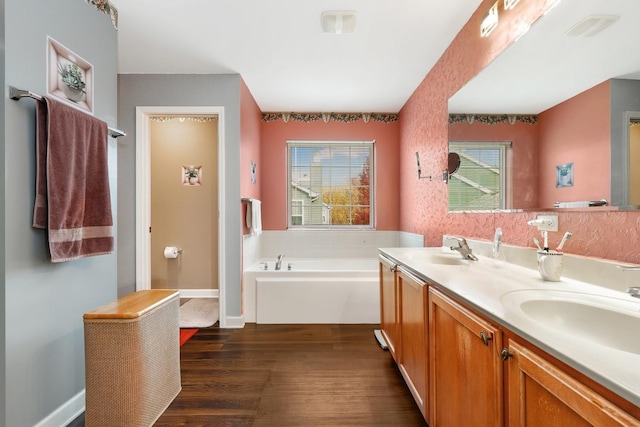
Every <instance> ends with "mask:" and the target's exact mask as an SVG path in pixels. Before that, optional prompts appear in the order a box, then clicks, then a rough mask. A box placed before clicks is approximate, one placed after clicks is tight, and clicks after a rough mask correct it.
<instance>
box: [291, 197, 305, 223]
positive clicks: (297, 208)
mask: <svg viewBox="0 0 640 427" xmlns="http://www.w3.org/2000/svg"><path fill="white" fill-rule="evenodd" d="M291 224H292V225H303V224H304V201H303V200H299V199H297V200H292V201H291Z"/></svg>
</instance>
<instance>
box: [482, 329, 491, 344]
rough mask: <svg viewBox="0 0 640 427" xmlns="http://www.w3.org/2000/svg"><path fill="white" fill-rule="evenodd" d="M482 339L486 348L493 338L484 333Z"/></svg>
mask: <svg viewBox="0 0 640 427" xmlns="http://www.w3.org/2000/svg"><path fill="white" fill-rule="evenodd" d="M480 338H482V342H483V343H484V345H485V346H488V345H489V341H491V340H492V339H493V337H492V336H491V335H490V334H486V333H485V332H484V331H482V332H480Z"/></svg>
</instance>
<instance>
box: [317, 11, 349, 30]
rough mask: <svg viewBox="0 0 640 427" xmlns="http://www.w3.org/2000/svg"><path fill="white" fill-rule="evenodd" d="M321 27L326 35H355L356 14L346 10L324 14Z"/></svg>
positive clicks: (321, 18)
mask: <svg viewBox="0 0 640 427" xmlns="http://www.w3.org/2000/svg"><path fill="white" fill-rule="evenodd" d="M320 25H321V26H322V31H324V32H325V33H333V34H345V33H353V32H354V31H355V30H356V13H355V12H354V11H344V10H341V11H336V10H331V11H326V12H322V15H321V17H320Z"/></svg>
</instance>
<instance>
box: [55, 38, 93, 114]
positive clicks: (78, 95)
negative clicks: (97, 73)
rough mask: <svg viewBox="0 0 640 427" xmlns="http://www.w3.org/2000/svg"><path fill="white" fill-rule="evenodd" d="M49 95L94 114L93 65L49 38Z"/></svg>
mask: <svg viewBox="0 0 640 427" xmlns="http://www.w3.org/2000/svg"><path fill="white" fill-rule="evenodd" d="M47 94H48V95H51V96H55V97H56V98H58V99H60V100H61V101H63V102H65V103H67V104H69V105H71V106H72V107H75V108H78V109H80V110H84V111H86V112H88V113H90V114H93V65H91V64H89V63H88V62H87V61H85V60H84V59H82V58H81V57H80V56H78V55H76V54H75V53H74V52H72V51H71V50H69V49H67V48H66V47H65V46H63V45H62V44H60V43H58V42H57V41H55V40H54V39H52V38H51V37H47Z"/></svg>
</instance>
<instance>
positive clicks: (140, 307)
mask: <svg viewBox="0 0 640 427" xmlns="http://www.w3.org/2000/svg"><path fill="white" fill-rule="evenodd" d="M179 307H180V300H179V292H178V291H175V290H146V291H139V292H135V293H133V294H130V295H127V296H125V297H123V298H120V299H118V300H117V301H114V302H112V303H109V304H106V305H104V306H102V307H99V308H97V309H95V310H93V311H91V312H88V313H85V315H84V339H85V381H86V409H85V425H86V426H87V427H98V426H127V427H146V426H151V425H153V423H154V422H155V421H156V420H157V419H158V417H159V416H160V415H162V413H163V412H164V411H165V409H166V408H167V407H168V406H169V404H170V403H171V402H172V401H173V399H175V397H176V396H177V395H178V393H179V392H180V389H181V383H180V346H179V330H180V329H179Z"/></svg>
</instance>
